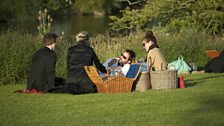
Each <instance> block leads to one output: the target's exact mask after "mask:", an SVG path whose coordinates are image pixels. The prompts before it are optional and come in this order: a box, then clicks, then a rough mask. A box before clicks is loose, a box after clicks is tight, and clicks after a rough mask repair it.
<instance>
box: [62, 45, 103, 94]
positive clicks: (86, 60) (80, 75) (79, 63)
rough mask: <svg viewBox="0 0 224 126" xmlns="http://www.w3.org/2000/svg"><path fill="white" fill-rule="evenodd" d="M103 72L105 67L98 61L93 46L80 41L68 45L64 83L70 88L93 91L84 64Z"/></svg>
mask: <svg viewBox="0 0 224 126" xmlns="http://www.w3.org/2000/svg"><path fill="white" fill-rule="evenodd" d="M93 63H94V64H95V66H96V68H97V69H98V70H100V71H101V72H103V73H106V69H105V67H104V66H103V65H102V64H101V63H100V61H99V59H98V57H97V56H96V53H95V52H94V50H93V48H91V47H89V46H88V45H86V44H85V42H80V43H79V44H77V45H75V46H73V47H70V48H69V49H68V55H67V68H68V75H67V81H66V84H67V85H69V86H70V87H71V88H76V89H75V90H78V92H79V93H93V92H95V87H94V84H93V82H92V81H91V80H90V78H89V77H88V75H87V73H86V71H85V70H84V66H92V65H93Z"/></svg>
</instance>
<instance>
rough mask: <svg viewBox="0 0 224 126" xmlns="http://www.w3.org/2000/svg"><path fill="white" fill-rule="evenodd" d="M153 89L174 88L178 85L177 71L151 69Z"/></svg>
mask: <svg viewBox="0 0 224 126" xmlns="http://www.w3.org/2000/svg"><path fill="white" fill-rule="evenodd" d="M150 78H151V86H152V89H173V88H176V87H177V71H176V70H164V71H150Z"/></svg>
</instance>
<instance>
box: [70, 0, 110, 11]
mask: <svg viewBox="0 0 224 126" xmlns="http://www.w3.org/2000/svg"><path fill="white" fill-rule="evenodd" d="M113 1H114V0H97V1H94V0H85V2H83V0H76V1H75V4H74V6H73V7H72V8H73V9H75V10H77V11H79V12H81V13H84V14H92V13H93V12H94V11H97V12H100V13H103V14H105V13H107V12H110V11H111V10H110V9H111V8H112V6H113Z"/></svg>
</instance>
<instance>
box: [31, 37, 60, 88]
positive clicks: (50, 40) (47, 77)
mask: <svg viewBox="0 0 224 126" xmlns="http://www.w3.org/2000/svg"><path fill="white" fill-rule="evenodd" d="M56 38H57V35H56V34H54V33H47V34H46V35H44V38H43V44H44V47H43V48H41V49H39V50H38V51H36V52H35V54H34V55H33V58H32V65H31V68H30V71H29V74H28V78H27V90H29V91H31V90H32V89H35V90H36V91H42V92H48V90H49V89H51V88H54V87H55V64H56V54H55V53H54V52H53V49H54V48H55V44H56Z"/></svg>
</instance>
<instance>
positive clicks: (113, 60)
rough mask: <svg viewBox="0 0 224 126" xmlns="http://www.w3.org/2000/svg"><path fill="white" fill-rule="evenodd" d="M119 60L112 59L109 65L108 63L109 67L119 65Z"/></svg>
mask: <svg viewBox="0 0 224 126" xmlns="http://www.w3.org/2000/svg"><path fill="white" fill-rule="evenodd" d="M117 61H118V60H117V59H116V58H114V59H112V60H111V61H110V62H109V63H108V67H111V66H112V65H113V64H115V63H117Z"/></svg>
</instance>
